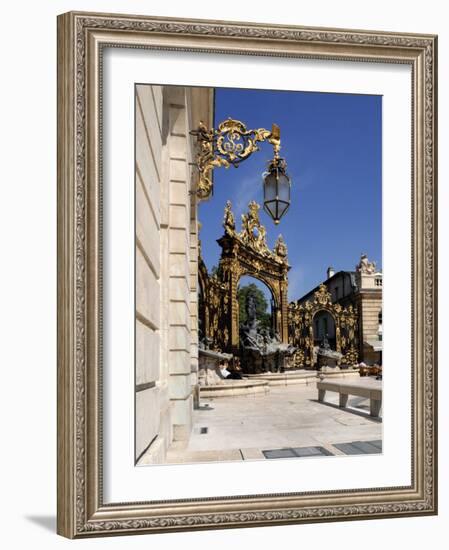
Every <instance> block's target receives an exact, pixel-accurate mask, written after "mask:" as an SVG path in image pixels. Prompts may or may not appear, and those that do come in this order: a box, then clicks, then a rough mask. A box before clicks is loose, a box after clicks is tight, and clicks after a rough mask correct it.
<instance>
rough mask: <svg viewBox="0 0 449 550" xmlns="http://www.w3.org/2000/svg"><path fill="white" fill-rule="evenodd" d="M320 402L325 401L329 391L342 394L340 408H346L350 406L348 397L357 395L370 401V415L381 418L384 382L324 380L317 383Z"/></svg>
mask: <svg viewBox="0 0 449 550" xmlns="http://www.w3.org/2000/svg"><path fill="white" fill-rule="evenodd" d="M316 387H317V389H318V401H320V402H321V403H322V402H323V401H324V397H325V395H326V392H327V391H333V392H337V393H338V394H340V402H339V406H340V407H342V408H344V407H346V406H347V404H348V397H349V396H350V395H356V396H357V397H366V398H368V399H369V400H370V415H371V416H374V417H378V416H379V412H380V407H381V405H382V382H380V381H379V380H363V381H362V380H361V381H359V382H336V381H335V382H334V381H332V382H330V381H327V380H322V381H321V382H317V384H316Z"/></svg>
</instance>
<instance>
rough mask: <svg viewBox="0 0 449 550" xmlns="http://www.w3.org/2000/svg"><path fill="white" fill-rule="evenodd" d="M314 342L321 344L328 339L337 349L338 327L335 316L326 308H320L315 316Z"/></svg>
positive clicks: (317, 344)
mask: <svg viewBox="0 0 449 550" xmlns="http://www.w3.org/2000/svg"><path fill="white" fill-rule="evenodd" d="M312 326H313V344H314V346H319V345H321V344H322V343H323V342H324V339H325V338H326V339H327V342H328V344H329V346H330V348H331V349H333V350H336V349H337V341H336V327H335V319H334V316H333V315H332V314H331V313H330V312H329V311H327V310H325V309H320V310H318V311H317V312H316V313H315V315H314V316H313V320H312Z"/></svg>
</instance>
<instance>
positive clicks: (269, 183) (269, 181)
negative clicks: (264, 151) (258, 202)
mask: <svg viewBox="0 0 449 550" xmlns="http://www.w3.org/2000/svg"><path fill="white" fill-rule="evenodd" d="M276 183H277V182H276V176H275V174H273V172H268V173H267V175H266V176H265V178H264V199H265V201H272V200H275V198H276V196H277V189H276V187H277V185H276Z"/></svg>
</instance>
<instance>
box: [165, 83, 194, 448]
mask: <svg viewBox="0 0 449 550" xmlns="http://www.w3.org/2000/svg"><path fill="white" fill-rule="evenodd" d="M165 92H166V97H165V105H166V107H165V108H166V110H167V112H168V136H167V140H168V141H167V143H168V159H167V161H168V193H169V231H168V234H169V243H168V244H169V247H168V249H169V266H170V268H169V312H168V322H169V341H168V345H169V361H168V365H169V375H170V376H169V386H168V391H169V397H170V401H171V403H172V406H173V417H172V420H173V438H174V439H175V440H186V439H188V437H189V435H190V432H191V429H192V409H193V404H192V387H191V356H190V354H191V334H190V332H191V318H190V196H189V190H190V189H189V170H188V165H187V128H186V104H185V100H186V98H185V89H184V88H182V87H169V86H167V87H165Z"/></svg>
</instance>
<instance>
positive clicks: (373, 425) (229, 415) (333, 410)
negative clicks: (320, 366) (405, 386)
mask: <svg viewBox="0 0 449 550" xmlns="http://www.w3.org/2000/svg"><path fill="white" fill-rule="evenodd" d="M348 409H349V410H344V409H339V408H338V395H337V394H336V393H333V392H328V393H327V394H326V403H324V404H323V403H319V402H318V401H317V390H316V388H315V386H314V385H309V386H306V385H302V384H298V385H292V386H284V387H271V388H270V392H269V393H268V394H267V395H262V396H241V397H220V398H215V399H211V398H209V399H202V400H201V408H200V410H196V411H195V412H194V428H193V433H192V436H191V438H190V441H189V443H188V446H187V448H185V447H184V448H182V447H181V446H177V445H176V444H175V445H174V446H173V447H172V448H171V450H170V451H169V454H168V461H169V462H172V463H173V462H178V463H179V462H205V461H213V460H251V459H265V458H266V456H265V455H264V453H263V451H268V450H279V449H285V448H304V447H317V446H318V447H323V448H324V449H326V450H327V451H328V452H329V453H330V454H334V455H338V454H340V455H341V454H344V453H343V452H342V451H341V450H339V449H338V448H337V447H334V446H333V444H337V445H339V444H341V443H351V442H360V441H363V442H366V441H379V440H381V439H382V421H381V420H379V419H373V418H370V417H369V400H368V399H364V398H360V397H351V396H350V398H349V402H348ZM362 447H363V446H362ZM366 447H367V448H368V446H366ZM343 448H345V447H343ZM268 454H269V453H268ZM281 454H282V453H281ZM287 454H288V453H287ZM306 454H307V452H306ZM290 456H292V455H290ZM293 456H294V455H293Z"/></svg>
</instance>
